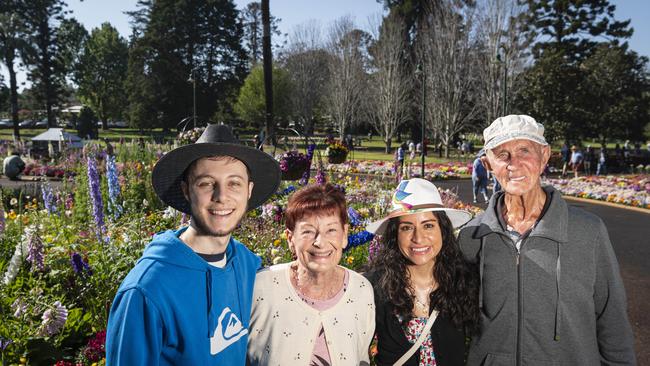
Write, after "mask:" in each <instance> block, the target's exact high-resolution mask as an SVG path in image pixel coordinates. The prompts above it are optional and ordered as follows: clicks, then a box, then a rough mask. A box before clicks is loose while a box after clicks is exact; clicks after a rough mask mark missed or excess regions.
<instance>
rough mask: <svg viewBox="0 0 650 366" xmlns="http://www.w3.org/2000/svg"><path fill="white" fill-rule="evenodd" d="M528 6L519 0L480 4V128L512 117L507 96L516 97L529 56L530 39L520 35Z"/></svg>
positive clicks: (478, 38)
mask: <svg viewBox="0 0 650 366" xmlns="http://www.w3.org/2000/svg"><path fill="white" fill-rule="evenodd" d="M524 10H525V7H524V6H522V5H519V4H518V1H517V0H481V1H478V2H477V14H476V15H477V19H476V26H477V32H476V37H477V40H476V41H477V43H476V56H477V60H476V61H477V67H476V72H477V75H476V81H477V84H478V85H477V96H478V98H477V100H478V102H479V105H480V113H481V119H482V120H483V121H482V123H481V126H477V127H479V129H482V128H484V127H487V126H488V125H489V124H490V123H492V121H494V120H495V119H496V118H497V117H499V116H502V115H506V114H509V110H508V106H507V102H508V99H509V98H508V95H514V94H515V93H516V90H513V89H514V88H513V87H515V86H517V84H514V83H512V82H511V81H512V80H513V77H514V76H515V75H518V74H520V73H521V72H522V71H523V69H524V65H525V62H526V58H527V56H528V49H529V42H530V39H529V38H528V37H526V36H525V35H524V33H522V32H520V23H519V22H518V19H520V17H521V14H522V13H523V11H524Z"/></svg>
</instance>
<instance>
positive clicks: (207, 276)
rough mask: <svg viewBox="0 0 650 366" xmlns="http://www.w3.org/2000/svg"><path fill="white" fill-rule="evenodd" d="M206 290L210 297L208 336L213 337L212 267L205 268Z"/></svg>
mask: <svg viewBox="0 0 650 366" xmlns="http://www.w3.org/2000/svg"><path fill="white" fill-rule="evenodd" d="M205 290H206V295H207V297H208V299H207V300H208V309H207V310H208V314H207V315H208V338H210V337H212V334H211V333H212V331H213V329H214V324H212V321H211V320H213V319H212V317H210V313H211V311H212V273H210V269H209V268H208V269H206V270H205Z"/></svg>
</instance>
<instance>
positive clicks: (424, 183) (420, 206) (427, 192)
mask: <svg viewBox="0 0 650 366" xmlns="http://www.w3.org/2000/svg"><path fill="white" fill-rule="evenodd" d="M391 202H392V206H393V207H392V209H391V211H390V212H389V213H388V215H386V217H384V218H383V219H380V220H377V221H374V222H371V223H370V224H368V226H367V227H366V230H367V231H369V232H371V233H374V234H378V235H381V234H383V233H384V231H385V230H386V226H387V224H388V220H390V219H392V218H394V217H399V216H404V215H410V214H414V213H418V212H426V211H444V212H445V213H446V214H447V216H448V217H449V220H451V224H452V225H453V226H454V228H458V227H460V226H462V225H465V224H466V223H467V222H468V221H469V220H470V219H471V218H472V215H470V214H469V212H467V211H463V210H457V209H454V208H448V207H445V206H443V204H442V198H441V197H440V192H438V188H436V186H435V185H434V184H433V183H431V182H429V181H428V180H426V179H421V178H413V179H409V180H403V181H401V182H400V183H399V185H398V186H397V189H396V190H395V193H393V199H392V200H391Z"/></svg>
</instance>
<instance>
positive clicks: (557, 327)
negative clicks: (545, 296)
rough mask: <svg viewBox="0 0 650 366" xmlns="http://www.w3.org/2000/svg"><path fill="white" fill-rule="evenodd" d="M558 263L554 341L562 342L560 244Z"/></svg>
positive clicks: (558, 246)
mask: <svg viewBox="0 0 650 366" xmlns="http://www.w3.org/2000/svg"><path fill="white" fill-rule="evenodd" d="M556 245H557V263H556V265H555V287H556V291H557V301H556V303H555V334H554V335H553V339H554V340H555V341H559V340H560V268H561V266H560V243H557V242H556Z"/></svg>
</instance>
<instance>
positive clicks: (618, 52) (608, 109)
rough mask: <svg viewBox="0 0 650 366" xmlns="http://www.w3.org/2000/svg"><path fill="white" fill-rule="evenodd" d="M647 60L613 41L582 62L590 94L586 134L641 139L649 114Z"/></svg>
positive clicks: (586, 86) (584, 88)
mask: <svg viewBox="0 0 650 366" xmlns="http://www.w3.org/2000/svg"><path fill="white" fill-rule="evenodd" d="M647 64H648V59H647V58H645V57H639V56H638V55H637V54H636V53H635V52H633V51H627V50H626V49H625V48H624V47H620V46H615V45H611V44H601V45H599V46H598V47H597V48H596V50H595V52H593V53H592V54H591V55H590V56H589V57H588V58H587V59H585V60H584V62H583V63H582V65H581V70H582V71H583V72H585V74H586V75H585V78H584V85H583V87H582V89H583V90H584V91H585V93H586V94H587V98H586V99H585V101H586V102H587V105H586V108H585V111H584V113H585V114H586V115H587V116H588V118H587V121H588V122H589V123H585V124H583V128H582V129H581V131H582V132H583V133H584V136H589V137H595V138H598V139H599V140H600V142H601V143H602V144H603V145H604V144H605V143H606V142H607V141H609V140H610V139H612V138H620V139H633V140H637V141H638V140H642V138H641V137H640V136H642V134H643V128H644V125H645V124H646V123H647V121H648V119H649V117H650V114H649V113H650V77H649V75H648V71H647Z"/></svg>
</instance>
